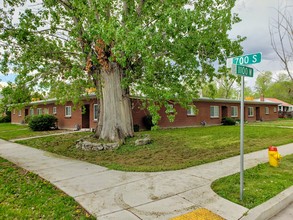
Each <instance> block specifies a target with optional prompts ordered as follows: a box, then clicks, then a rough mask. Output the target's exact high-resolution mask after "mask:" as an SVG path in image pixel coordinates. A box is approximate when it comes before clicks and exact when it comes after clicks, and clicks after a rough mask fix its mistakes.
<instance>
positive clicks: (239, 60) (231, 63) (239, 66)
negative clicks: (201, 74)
mask: <svg viewBox="0 0 293 220" xmlns="http://www.w3.org/2000/svg"><path fill="white" fill-rule="evenodd" d="M261 58H262V54H261V53H255V54H248V55H243V56H239V57H232V58H228V59H227V61H226V66H227V68H231V70H232V73H235V74H238V75H240V76H241V100H240V200H241V201H242V200H243V191H244V77H247V76H248V77H253V68H250V67H247V66H243V65H249V64H256V63H260V62H261Z"/></svg>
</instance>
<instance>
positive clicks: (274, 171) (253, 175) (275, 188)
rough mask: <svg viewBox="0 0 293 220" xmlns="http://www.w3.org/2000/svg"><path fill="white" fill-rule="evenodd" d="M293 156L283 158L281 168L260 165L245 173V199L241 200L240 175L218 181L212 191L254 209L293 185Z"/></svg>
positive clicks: (214, 183)
mask: <svg viewBox="0 0 293 220" xmlns="http://www.w3.org/2000/svg"><path fill="white" fill-rule="evenodd" d="M292 170H293V155H288V156H285V157H283V158H282V160H281V163H280V166H279V167H271V166H270V165H269V164H268V163H264V164H259V165H257V166H256V167H253V168H250V169H247V170H245V172H244V197H243V200H242V201H240V199H239V191H240V183H239V179H240V176H239V173H237V174H234V175H231V176H227V177H224V178H221V179H218V180H216V181H214V182H213V183H212V189H213V190H214V191H215V192H216V193H217V194H218V195H220V196H221V197H223V198H225V199H228V200H230V201H232V202H234V203H237V204H239V205H242V206H244V207H246V208H248V209H251V208H254V207H256V206H258V205H260V204H262V203H264V202H266V201H267V200H269V199H271V198H272V197H274V196H276V195H277V194H279V193H280V192H282V191H284V190H285V189H287V188H289V187H290V186H292V185H293V175H292Z"/></svg>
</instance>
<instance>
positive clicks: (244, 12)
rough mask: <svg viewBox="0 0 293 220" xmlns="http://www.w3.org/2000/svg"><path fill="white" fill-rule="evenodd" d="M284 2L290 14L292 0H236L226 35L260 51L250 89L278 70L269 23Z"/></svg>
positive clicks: (249, 49)
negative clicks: (234, 17)
mask: <svg viewBox="0 0 293 220" xmlns="http://www.w3.org/2000/svg"><path fill="white" fill-rule="evenodd" d="M286 4H287V5H291V6H292V7H291V8H290V7H289V9H290V10H291V11H292V12H291V14H293V0H236V5H235V7H234V9H233V12H235V13H238V15H239V17H240V18H241V19H242V21H241V22H240V23H238V24H235V25H234V26H233V29H232V31H231V32H230V33H229V35H230V36H231V38H234V37H235V36H237V35H240V36H245V37H247V39H246V40H245V41H244V42H243V43H242V46H243V50H244V54H251V53H257V52H262V61H261V63H259V64H256V65H253V66H251V67H253V68H254V69H255V70H254V77H253V78H250V77H246V81H247V85H248V86H250V87H252V88H253V87H254V82H255V79H256V77H257V75H258V74H259V72H263V71H272V72H273V73H275V74H276V73H279V72H282V69H283V68H282V64H281V62H280V61H279V58H278V57H277V55H276V54H275V52H274V51H273V49H272V46H271V41H270V34H269V24H270V21H272V19H274V18H276V16H277V12H276V9H277V8H278V6H284V5H286ZM0 7H3V0H0ZM283 72H284V71H283ZM14 78H15V75H9V76H3V75H1V74H0V81H2V82H8V81H13V80H14ZM0 83H1V82H0Z"/></svg>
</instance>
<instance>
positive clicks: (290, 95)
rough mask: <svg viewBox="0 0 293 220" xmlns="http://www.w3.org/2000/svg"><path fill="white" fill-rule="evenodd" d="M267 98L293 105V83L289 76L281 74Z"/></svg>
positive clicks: (268, 92)
mask: <svg viewBox="0 0 293 220" xmlns="http://www.w3.org/2000/svg"><path fill="white" fill-rule="evenodd" d="M266 96H267V97H273V98H277V99H280V100H282V101H285V102H288V103H291V104H293V81H292V80H291V79H290V78H289V76H288V75H287V74H284V73H283V74H279V75H278V76H277V80H276V81H275V82H273V83H272V84H271V85H270V86H269V88H268V89H267V91H266Z"/></svg>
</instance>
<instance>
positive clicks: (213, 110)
mask: <svg viewBox="0 0 293 220" xmlns="http://www.w3.org/2000/svg"><path fill="white" fill-rule="evenodd" d="M210 117H211V118H219V106H211V107H210Z"/></svg>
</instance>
